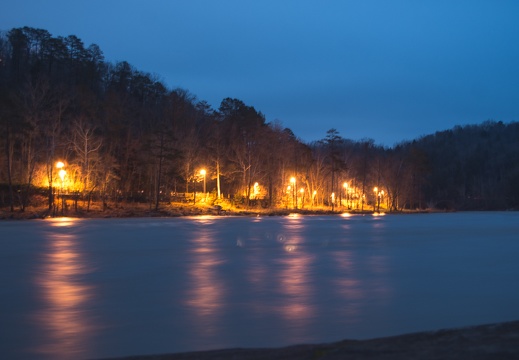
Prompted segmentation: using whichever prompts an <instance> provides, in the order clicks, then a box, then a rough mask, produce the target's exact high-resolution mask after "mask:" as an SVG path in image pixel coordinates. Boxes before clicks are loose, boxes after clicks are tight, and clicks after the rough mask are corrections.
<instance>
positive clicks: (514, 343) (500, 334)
mask: <svg viewBox="0 0 519 360" xmlns="http://www.w3.org/2000/svg"><path fill="white" fill-rule="evenodd" d="M120 359H121V360H122V359H124V360H184V359H185V360H187V359H189V360H193V359H200V360H209V359H218V360H220V359H221V360H223V359H235V360H238V359H244V360H264V359H276V360H277V359H279V360H281V359H288V360H296V359H298V360H306V359H308V360H310V359H312V360H318V359H323V360H324V359H326V360H329V359H353V360H360V359H362V360H364V359H377V360H378V359H382V360H396V359H424V360H430V359H473V360H481V359H519V321H514V322H507V323H501V324H491V325H481V326H473V327H467V328H460V329H450V330H439V331H433V332H423V333H416V334H409V335H400V336H393V337H386V338H380V339H373V340H362V341H356V340H344V341H340V342H336V343H329V344H319V345H296V346H289V347H284V348H276V349H226V350H213V351H201V352H191V353H178V354H164V355H149V356H131V357H125V358H120Z"/></svg>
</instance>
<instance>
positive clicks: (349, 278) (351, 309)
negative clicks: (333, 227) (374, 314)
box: [332, 251, 366, 322]
mask: <svg viewBox="0 0 519 360" xmlns="http://www.w3.org/2000/svg"><path fill="white" fill-rule="evenodd" d="M332 256H333V260H334V262H335V263H336V264H337V267H338V268H339V269H340V272H339V274H341V276H340V277H339V278H337V279H335V281H334V284H333V286H334V288H335V289H336V292H337V294H338V295H339V296H340V297H341V298H342V299H343V300H344V306H342V307H341V310H340V311H341V316H344V317H345V319H348V320H350V321H352V322H353V321H355V320H356V319H357V318H358V317H359V316H360V315H361V311H362V310H361V303H362V301H363V300H364V299H365V298H366V294H364V293H363V291H362V290H361V289H362V286H361V283H360V280H359V279H358V275H356V274H355V270H356V266H355V265H354V263H353V260H352V255H351V253H350V252H347V251H341V252H336V253H333V254H332Z"/></svg>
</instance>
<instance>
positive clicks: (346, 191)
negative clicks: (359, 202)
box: [341, 182, 348, 207]
mask: <svg viewBox="0 0 519 360" xmlns="http://www.w3.org/2000/svg"><path fill="white" fill-rule="evenodd" d="M342 187H343V188H344V192H345V195H346V207H348V183H347V182H344V184H342ZM341 205H342V204H341Z"/></svg>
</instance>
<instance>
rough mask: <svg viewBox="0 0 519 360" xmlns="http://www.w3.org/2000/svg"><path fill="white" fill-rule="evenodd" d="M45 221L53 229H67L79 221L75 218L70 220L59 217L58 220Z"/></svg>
mask: <svg viewBox="0 0 519 360" xmlns="http://www.w3.org/2000/svg"><path fill="white" fill-rule="evenodd" d="M45 221H47V222H48V223H49V224H50V225H51V226H54V227H68V226H73V225H76V224H77V223H79V221H80V220H79V219H77V218H71V217H60V218H51V219H47V220H45Z"/></svg>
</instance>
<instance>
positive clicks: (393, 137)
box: [0, 0, 519, 146]
mask: <svg viewBox="0 0 519 360" xmlns="http://www.w3.org/2000/svg"><path fill="white" fill-rule="evenodd" d="M21 26H30V27H35V28H42V29H46V30H48V31H49V32H50V33H51V34H52V35H53V36H67V35H76V36H78V37H79V38H81V39H82V40H83V41H84V43H85V46H88V45H90V44H91V43H96V44H98V45H99V46H100V47H101V49H102V50H103V52H104V54H105V58H106V60H107V61H111V62H115V61H120V60H126V61H128V62H129V63H130V64H132V65H133V66H135V67H136V68H137V69H139V70H142V71H146V72H150V73H153V74H156V75H158V76H159V77H160V78H161V79H162V80H163V81H164V82H165V83H166V84H167V85H168V86H169V87H170V88H176V87H182V88H185V89H187V90H189V91H190V92H192V93H193V94H194V95H196V96H197V97H198V98H199V99H200V100H206V101H208V102H209V103H210V104H211V105H212V106H213V107H214V108H218V107H219V105H220V102H221V100H222V99H224V98H225V97H234V98H238V99H240V100H243V101H244V102H245V103H246V104H247V105H251V106H254V107H255V108H256V109H257V110H259V111H261V112H263V113H264V114H265V116H266V118H267V121H269V122H270V121H274V120H279V121H281V123H282V124H283V125H284V126H286V127H289V128H291V129H292V130H293V131H294V133H295V134H296V136H298V137H300V138H301V139H302V140H304V141H312V140H318V139H322V138H324V137H325V136H326V131H327V130H328V129H330V128H336V129H337V130H338V131H339V133H340V135H342V136H343V137H345V138H349V139H354V140H359V139H362V138H372V139H374V140H375V142H376V143H378V144H382V145H387V146H391V145H393V144H395V143H397V142H400V141H402V140H411V139H414V138H417V137H419V136H421V135H426V134H429V133H433V132H435V131H436V130H445V129H449V128H452V127H453V126H455V125H464V124H479V123H481V122H483V121H485V120H488V119H493V120H497V121H499V120H501V121H503V122H510V121H519V45H518V44H519V1H516V0H511V1H504V0H503V1H501V0H488V1H478V0H467V1H463V0H445V1H443V0H430V1H427V0H421V1H416V0H408V1H398V0H392V1H386V0H380V1H370V0H357V1H348V0H342V1H339V0H337V1H317V0H315V1H304V0H292V1H289V0H283V1H281V0H262V1H257V0H255V1H252V0H251V1H249V0H219V1H215V0H189V1H185V0H184V1H174V0H163V1H153V0H150V1H144V0H143V1H130V0H90V1H71V0H45V1H41V0H32V1H31V0H16V1H6V2H5V3H4V4H2V6H1V10H0V29H1V30H9V29H11V28H13V27H21Z"/></svg>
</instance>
